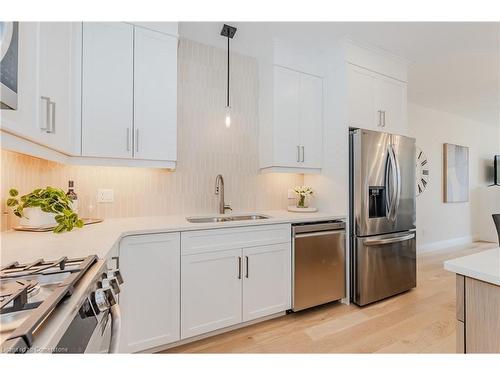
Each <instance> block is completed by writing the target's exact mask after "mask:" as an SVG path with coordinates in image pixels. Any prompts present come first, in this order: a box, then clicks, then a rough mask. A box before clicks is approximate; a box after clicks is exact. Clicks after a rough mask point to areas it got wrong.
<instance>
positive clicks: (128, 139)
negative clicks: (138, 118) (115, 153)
mask: <svg viewBox="0 0 500 375" xmlns="http://www.w3.org/2000/svg"><path fill="white" fill-rule="evenodd" d="M127 151H130V128H127Z"/></svg>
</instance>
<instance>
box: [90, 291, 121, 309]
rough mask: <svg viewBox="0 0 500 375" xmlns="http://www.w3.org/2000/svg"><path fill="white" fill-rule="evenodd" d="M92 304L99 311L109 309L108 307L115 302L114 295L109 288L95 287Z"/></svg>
mask: <svg viewBox="0 0 500 375" xmlns="http://www.w3.org/2000/svg"><path fill="white" fill-rule="evenodd" d="M94 304H95V306H96V307H97V309H98V310H99V311H101V312H104V311H107V310H109V308H110V307H111V306H113V305H115V304H116V299H115V296H114V295H113V291H112V290H111V288H109V287H106V288H101V289H97V290H96V291H95V293H94Z"/></svg>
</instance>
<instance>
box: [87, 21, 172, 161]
mask: <svg viewBox="0 0 500 375" xmlns="http://www.w3.org/2000/svg"><path fill="white" fill-rule="evenodd" d="M82 155H83V156H93V157H108V158H135V159H148V160H165V161H171V162H175V161H176V159H177V38H176V37H173V36H170V35H166V34H162V33H159V32H156V31H152V30H149V29H143V28H140V27H136V26H134V25H131V24H127V23H84V25H83V76H82Z"/></svg>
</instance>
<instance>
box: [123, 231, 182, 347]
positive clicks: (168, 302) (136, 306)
mask: <svg viewBox="0 0 500 375" xmlns="http://www.w3.org/2000/svg"><path fill="white" fill-rule="evenodd" d="M119 263H120V270H121V272H122V276H123V284H122V285H121V289H122V291H121V293H120V295H119V298H120V307H121V310H122V335H121V344H120V351H121V352H127V353H130V352H137V351H141V350H145V349H149V348H153V347H156V346H159V345H164V344H168V343H171V342H174V341H178V340H179V336H180V332H179V331H180V313H179V311H180V234H179V233H167V234H152V235H138V236H131V237H126V238H124V239H123V240H122V241H121V243H120V258H119Z"/></svg>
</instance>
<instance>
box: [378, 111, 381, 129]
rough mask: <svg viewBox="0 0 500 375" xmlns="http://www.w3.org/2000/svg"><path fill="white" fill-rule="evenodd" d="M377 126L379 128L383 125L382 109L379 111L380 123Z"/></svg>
mask: <svg viewBox="0 0 500 375" xmlns="http://www.w3.org/2000/svg"><path fill="white" fill-rule="evenodd" d="M377 126H378V127H379V128H381V127H382V111H380V110H379V111H378V124H377Z"/></svg>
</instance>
